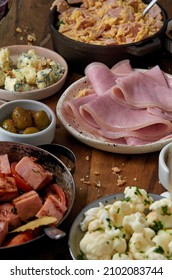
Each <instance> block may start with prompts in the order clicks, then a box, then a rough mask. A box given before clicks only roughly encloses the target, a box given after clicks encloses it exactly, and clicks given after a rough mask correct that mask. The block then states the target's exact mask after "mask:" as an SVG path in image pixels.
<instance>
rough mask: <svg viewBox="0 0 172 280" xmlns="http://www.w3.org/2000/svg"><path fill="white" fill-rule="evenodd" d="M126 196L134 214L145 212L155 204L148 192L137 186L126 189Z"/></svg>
mask: <svg viewBox="0 0 172 280" xmlns="http://www.w3.org/2000/svg"><path fill="white" fill-rule="evenodd" d="M124 194H125V199H126V200H127V201H128V203H129V204H130V206H131V208H132V209H133V211H134V212H144V211H145V210H146V209H148V208H149V206H150V204H152V203H153V202H154V201H153V199H152V197H151V196H150V195H149V194H148V193H147V192H146V190H144V189H140V188H138V187H135V186H131V187H126V188H125V190H124Z"/></svg>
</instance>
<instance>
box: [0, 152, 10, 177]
mask: <svg viewBox="0 0 172 280" xmlns="http://www.w3.org/2000/svg"><path fill="white" fill-rule="evenodd" d="M0 173H2V174H11V168H10V163H9V159H8V155H7V154H5V155H0Z"/></svg>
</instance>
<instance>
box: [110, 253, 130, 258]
mask: <svg viewBox="0 0 172 280" xmlns="http://www.w3.org/2000/svg"><path fill="white" fill-rule="evenodd" d="M112 260H133V257H132V255H131V254H130V253H115V254H114V255H113V257H112Z"/></svg>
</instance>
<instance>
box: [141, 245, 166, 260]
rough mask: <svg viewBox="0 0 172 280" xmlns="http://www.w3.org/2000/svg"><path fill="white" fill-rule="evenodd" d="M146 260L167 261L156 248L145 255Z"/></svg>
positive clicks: (152, 248)
mask: <svg viewBox="0 0 172 280" xmlns="http://www.w3.org/2000/svg"><path fill="white" fill-rule="evenodd" d="M145 259H147V260H167V258H166V257H165V256H164V255H163V254H162V253H160V252H159V248H158V247H156V246H154V247H151V248H150V249H148V250H147V251H146V253H145Z"/></svg>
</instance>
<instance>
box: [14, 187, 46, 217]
mask: <svg viewBox="0 0 172 280" xmlns="http://www.w3.org/2000/svg"><path fill="white" fill-rule="evenodd" d="M13 204H14V206H15V208H16V209H17V213H18V215H19V217H20V219H21V220H22V221H27V220H28V219H30V218H33V217H34V216H35V215H36V213H37V212H38V211H39V210H40V209H41V207H42V202H41V199H40V197H39V195H38V194H37V192H35V191H34V190H33V191H29V192H27V193H24V194H22V195H20V196H19V197H17V198H15V199H13Z"/></svg>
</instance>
